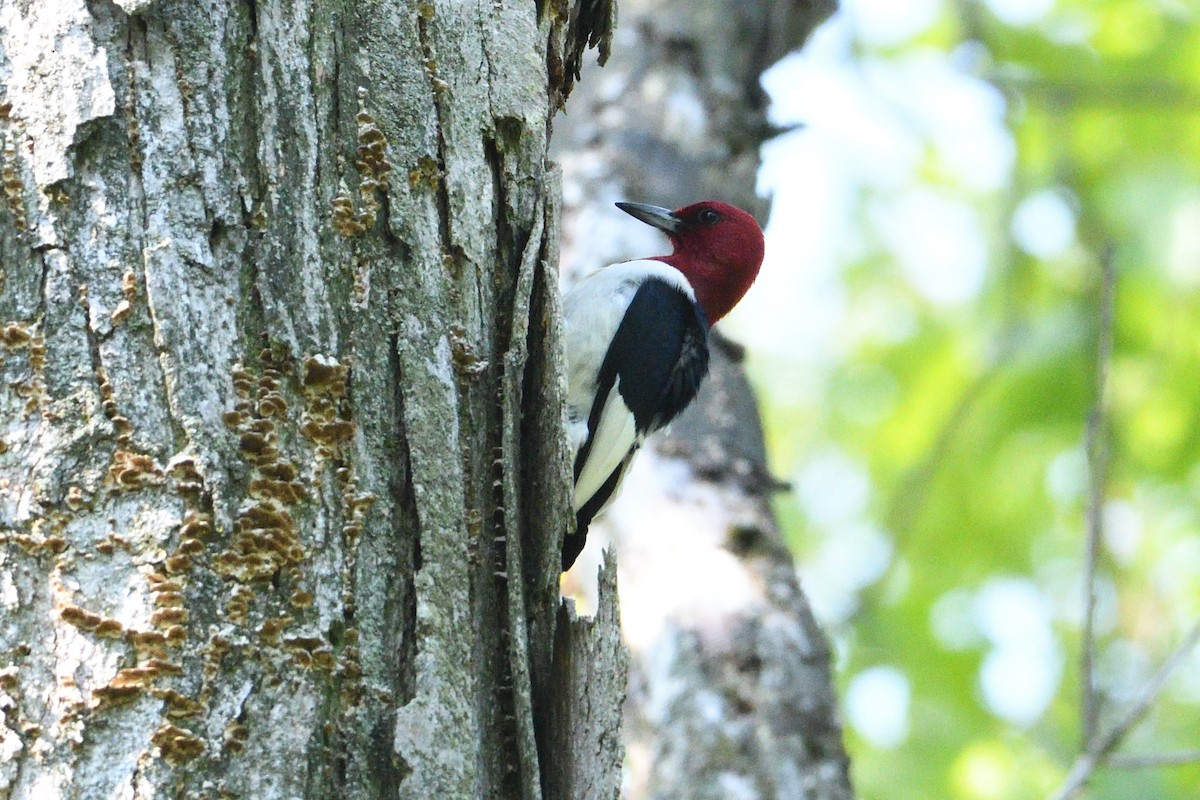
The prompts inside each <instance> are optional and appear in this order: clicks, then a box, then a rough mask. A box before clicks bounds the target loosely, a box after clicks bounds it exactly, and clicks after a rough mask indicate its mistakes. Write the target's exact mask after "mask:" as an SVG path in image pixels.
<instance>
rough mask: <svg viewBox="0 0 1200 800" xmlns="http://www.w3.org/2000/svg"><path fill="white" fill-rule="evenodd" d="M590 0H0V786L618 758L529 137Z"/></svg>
mask: <svg viewBox="0 0 1200 800" xmlns="http://www.w3.org/2000/svg"><path fill="white" fill-rule="evenodd" d="M600 6H601V7H600V8H598V9H592V8H590V7H589V9H588V14H586V15H578V16H576V17H573V18H570V19H569V18H568V10H567V8H566V2H565V0H545V1H544V2H542V3H534V2H532V0H526V1H525V2H503V3H500V2H495V3H493V2H481V3H470V4H467V3H461V2H452V1H451V0H429V1H428V2H419V3H394V2H383V1H382V0H375V1H374V2H372V1H371V0H359V2H352V1H351V0H303V1H301V0H241V1H240V2H227V0H208V2H182V1H179V0H87V2H85V0H55V2H27V1H26V0H0V86H2V92H3V94H2V96H0V137H2V145H3V148H2V151H0V155H2V164H0V167H2V171H3V184H4V192H5V202H4V203H3V204H2V207H0V267H2V270H3V271H2V272H0V373H2V378H3V381H2V384H0V606H2V609H3V619H2V622H0V659H2V660H0V715H2V717H0V798H6V799H7V798H13V799H14V800H50V799H51V798H87V799H89V800H90V799H91V798H102V797H103V798H109V797H122V798H150V797H195V798H223V797H252V798H260V799H268V798H299V797H303V798H334V797H336V798H391V797H405V798H408V797H419V798H426V797H428V798H460V797H461V798H465V797H487V798H508V797H513V798H516V797H521V798H536V797H543V796H544V797H548V798H560V797H561V798H568V797H570V798H576V797H612V796H614V795H615V793H616V787H617V785H618V782H619V779H620V774H619V764H620V761H621V744H620V737H619V735H618V724H619V713H618V711H617V710H616V709H617V708H618V707H619V702H620V693H621V692H622V691H623V688H624V672H623V669H624V657H623V650H622V648H621V645H620V643H619V641H617V640H616V638H615V625H614V624H611V620H612V619H614V618H615V606H614V603H615V594H614V593H613V591H612V582H613V580H614V575H613V573H612V572H611V571H610V572H609V573H608V574H607V577H606V578H605V585H606V586H607V587H608V592H607V595H606V598H607V599H606V600H605V601H604V603H603V611H602V613H601V616H600V621H599V622H598V623H580V622H576V621H574V620H572V619H571V617H570V614H569V613H567V612H566V611H563V612H561V616H560V611H559V598H558V582H557V577H558V576H557V569H556V565H557V564H558V555H557V547H558V541H559V537H560V536H561V533H562V531H563V529H564V528H565V523H566V519H567V506H568V491H569V489H568V485H569V472H568V470H567V456H566V452H565V443H564V440H563V438H562V392H563V388H562V384H561V381H562V378H561V375H562V374H563V373H562V370H561V368H560V364H559V359H560V358H561V356H560V344H559V340H558V330H557V325H558V319H559V313H558V309H557V303H558V296H557V287H556V284H557V278H556V251H557V236H556V232H557V227H558V210H557V203H558V200H557V198H558V196H559V187H558V183H557V178H556V175H555V173H554V172H553V171H552V170H550V169H549V168H548V167H547V162H546V160H545V154H546V145H547V137H548V131H549V115H550V114H551V113H552V111H553V110H554V108H556V107H557V105H558V104H559V102H560V101H561V99H562V97H563V95H564V94H565V92H566V91H567V90H568V89H569V87H570V83H571V80H572V79H573V77H574V74H573V73H574V69H575V65H576V64H577V63H578V59H579V57H580V51H581V50H582V49H583V47H584V43H585V42H586V41H587V40H588V38H589V37H590V36H591V37H593V38H603V33H604V26H605V25H606V24H607V21H608V16H607V9H606V7H604V5H603V4H600ZM606 619H608V620H609V623H608V624H606V623H605V620H606ZM535 723H536V724H535Z"/></svg>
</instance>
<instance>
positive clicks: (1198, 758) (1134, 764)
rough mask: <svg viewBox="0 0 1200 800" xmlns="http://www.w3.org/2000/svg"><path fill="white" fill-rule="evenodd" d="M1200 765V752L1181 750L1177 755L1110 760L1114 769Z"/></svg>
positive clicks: (1131, 756)
mask: <svg viewBox="0 0 1200 800" xmlns="http://www.w3.org/2000/svg"><path fill="white" fill-rule="evenodd" d="M1196 763H1200V750H1180V751H1179V752H1176V753H1137V754H1130V755H1124V754H1118V755H1114V756H1112V757H1111V758H1109V759H1108V764H1107V765H1106V766H1109V767H1112V768H1113V769H1153V768H1154V767H1177V766H1181V765H1183V764H1196Z"/></svg>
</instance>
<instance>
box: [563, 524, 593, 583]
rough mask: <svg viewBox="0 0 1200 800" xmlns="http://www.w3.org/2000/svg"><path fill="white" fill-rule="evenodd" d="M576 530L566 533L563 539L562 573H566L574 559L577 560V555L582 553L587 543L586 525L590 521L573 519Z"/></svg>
mask: <svg viewBox="0 0 1200 800" xmlns="http://www.w3.org/2000/svg"><path fill="white" fill-rule="evenodd" d="M575 522H576V526H577V527H576V529H575V533H573V534H571V533H568V534H567V535H566V538H564V539H563V549H562V571H563V572H566V571H567V570H569V569H570V568H571V565H572V564H574V563H575V559H577V558H579V554H580V553H581V552H583V546H584V545H585V544H586V543H587V531H588V524H589V523H590V522H591V519H590V518H589V519H586V520H580V519H579V517H578V516H576V518H575Z"/></svg>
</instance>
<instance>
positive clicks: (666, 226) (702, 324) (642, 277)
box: [562, 200, 764, 572]
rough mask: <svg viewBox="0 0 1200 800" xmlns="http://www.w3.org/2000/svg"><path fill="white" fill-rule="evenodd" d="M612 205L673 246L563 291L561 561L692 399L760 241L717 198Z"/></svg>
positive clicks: (746, 285) (751, 271) (573, 554)
mask: <svg viewBox="0 0 1200 800" xmlns="http://www.w3.org/2000/svg"><path fill="white" fill-rule="evenodd" d="M616 206H617V208H619V209H621V210H622V211H624V212H625V213H626V214H629V215H631V216H633V217H634V218H636V219H638V220H640V221H642V222H644V223H646V224H647V225H651V226H653V227H655V228H657V229H658V230H660V231H662V232H663V233H665V234H666V235H667V238H668V239H669V240H670V242H671V245H672V252H671V253H670V255H663V256H654V257H651V258H644V259H637V260H633V261H623V262H620V263H617V264H611V265H609V266H607V267H604V268H602V269H600V270H599V271H597V272H595V273H593V274H592V275H590V276H589V277H587V278H585V279H583V280H582V281H580V282H579V283H578V284H577V285H576V286H575V287H574V288H573V289H571V290H570V291H569V292H568V293H567V295H566V296H565V297H564V299H563V316H564V322H565V337H564V339H565V350H566V363H567V423H568V439H569V440H570V444H571V447H572V449H573V451H574V454H575V455H574V482H575V485H574V492H573V498H572V506H573V511H574V513H575V530H574V531H573V532H568V533H567V534H566V536H565V538H564V542H563V550H562V570H563V571H564V572H566V571H567V570H568V569H570V567H571V565H572V564H574V563H575V559H576V558H577V557H578V555H579V553H580V551H582V550H583V546H584V543H585V541H586V539H587V531H588V526H589V525H590V524H591V521H592V519H593V518H594V517H595V516H596V515H597V514H599V513H600V512H601V511H602V510H603V509H604V508H605V507H607V506H608V504H609V503H610V502H612V500H613V499H614V498H615V496H616V493H617V490H618V488H619V487H620V485H621V481H622V480H623V478H624V476H625V473H626V471H627V470H628V468H629V464H630V462H631V461H632V460H633V457H634V456H635V455H636V454H637V451H638V449H639V448H640V447H641V446H642V443H643V442H645V440H646V437H647V436H649V435H650V434H652V433H654V432H655V431H658V430H661V429H662V428H664V427H666V426H667V424H668V423H670V422H671V420H673V419H674V418H675V417H676V416H677V415H678V414H679V413H680V412H681V411H683V409H685V408H686V407H687V406H688V404H689V403H691V402H692V400H694V399H695V397H696V393H697V391H699V389H700V384H701V383H702V382H703V380H704V377H705V375H706V374H707V373H708V331H709V328H710V327H711V326H712V325H714V324H715V323H716V322H717V321H719V320H720V319H721V318H722V317H724V316H725V315H726V314H728V313H729V312H730V310H732V309H733V307H734V306H735V305H737V303H738V302H739V301H740V300H741V299H742V297H743V296H744V295H745V294H746V292H747V291H748V290H749V289H750V286H751V284H752V283H754V279H755V278H756V277H757V276H758V272H759V268H760V267H761V266H762V260H763V253H764V242H763V233H762V229H761V228H760V227H759V225H758V223H757V222H756V221H755V219H754V217H753V216H751V215H750V214H749V213H747V212H746V211H743V210H742V209H740V208H737V207H736V206H732V205H729V204H727V203H722V202H719V201H716V200H705V201H703V202H699V203H693V204H692V205H687V206H684V207H682V208H678V209H675V210H674V211H671V210H669V209H666V208H659V207H658V206H652V205H646V204H643V203H625V202H622V203H617V204H616Z"/></svg>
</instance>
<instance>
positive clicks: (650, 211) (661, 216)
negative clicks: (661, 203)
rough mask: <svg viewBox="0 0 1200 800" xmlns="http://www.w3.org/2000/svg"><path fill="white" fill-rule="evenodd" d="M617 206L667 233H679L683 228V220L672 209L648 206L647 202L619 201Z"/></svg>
mask: <svg viewBox="0 0 1200 800" xmlns="http://www.w3.org/2000/svg"><path fill="white" fill-rule="evenodd" d="M617 208H619V209H621V210H622V211H624V212H625V213H626V214H628V215H629V216H631V217H634V218H635V219H640V220H641V221H642V222H644V223H646V224H647V225H650V226H651V227H654V228H658V229H659V230H660V231H664V232H666V233H679V231H680V230H682V229H683V220H681V219H680V218H679V217H677V216H675V212H674V211H671V210H670V209H666V208H659V207H658V206H648V205H646V204H645V203H617Z"/></svg>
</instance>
